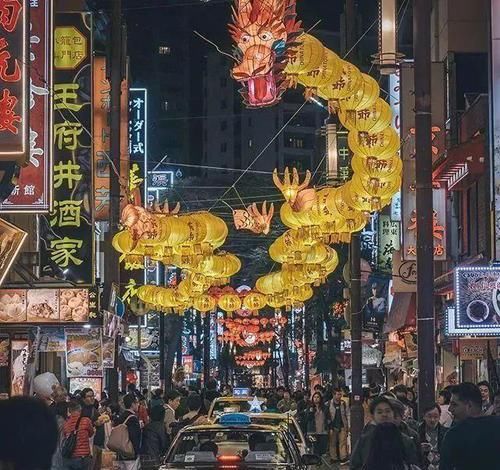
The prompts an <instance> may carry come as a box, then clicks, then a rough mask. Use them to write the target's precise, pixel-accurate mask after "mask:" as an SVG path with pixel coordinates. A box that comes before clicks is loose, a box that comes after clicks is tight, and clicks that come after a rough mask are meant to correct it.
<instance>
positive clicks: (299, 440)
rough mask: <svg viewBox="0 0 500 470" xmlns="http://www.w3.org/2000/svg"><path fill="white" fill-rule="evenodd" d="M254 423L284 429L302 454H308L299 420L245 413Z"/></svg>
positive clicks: (276, 415)
mask: <svg viewBox="0 0 500 470" xmlns="http://www.w3.org/2000/svg"><path fill="white" fill-rule="evenodd" d="M245 415H246V416H248V417H249V418H250V420H251V422H252V424H263V425H265V426H274V427H278V426H280V427H282V428H284V429H286V430H287V431H288V432H290V434H291V435H292V437H293V439H294V441H295V444H297V447H298V448H299V451H300V454H301V455H304V454H307V452H308V450H309V447H310V445H309V444H308V442H307V440H306V438H305V437H304V433H303V432H302V429H300V426H299V423H298V422H297V420H296V419H295V418H294V417H293V416H291V415H290V414H288V413H268V412H264V413H245ZM219 420H220V416H216V417H215V419H214V423H218V422H219Z"/></svg>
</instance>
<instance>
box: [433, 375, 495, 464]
mask: <svg viewBox="0 0 500 470" xmlns="http://www.w3.org/2000/svg"><path fill="white" fill-rule="evenodd" d="M482 406H483V398H482V395H481V391H480V390H479V387H478V386H477V385H474V384H473V383H470V382H464V383H461V384H460V385H457V386H455V387H453V388H452V390H451V402H450V408H449V409H450V413H451V414H452V415H453V418H454V420H455V422H456V424H455V426H453V427H452V428H451V429H450V430H449V431H448V433H447V434H446V436H445V438H444V441H443V445H442V449H441V460H440V462H439V468H440V470H471V469H478V470H479V469H481V470H482V469H484V470H487V469H493V468H498V455H499V454H498V451H499V449H500V416H484V415H483V414H482Z"/></svg>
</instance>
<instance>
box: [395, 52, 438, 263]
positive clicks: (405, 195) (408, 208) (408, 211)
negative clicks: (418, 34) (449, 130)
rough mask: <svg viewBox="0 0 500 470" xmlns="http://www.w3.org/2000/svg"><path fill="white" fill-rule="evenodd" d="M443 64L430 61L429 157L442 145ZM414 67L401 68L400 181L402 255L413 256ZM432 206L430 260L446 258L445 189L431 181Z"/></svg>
mask: <svg viewBox="0 0 500 470" xmlns="http://www.w3.org/2000/svg"><path fill="white" fill-rule="evenodd" d="M444 87H445V79H444V65H443V64H442V63H441V62H439V63H433V64H432V122H433V125H432V136H431V138H432V157H433V161H436V160H437V159H438V158H439V157H440V156H441V154H442V152H443V151H444V149H445V133H444V132H443V129H444V120H445V116H444V110H445V102H444V97H445V89H444ZM414 88H415V87H414V69H413V65H412V64H410V63H406V64H403V66H402V68H401V129H402V131H401V139H402V149H401V151H402V154H401V157H402V159H403V182H402V188H401V192H402V220H401V224H402V227H401V230H402V240H403V248H402V252H401V255H402V258H403V260H405V261H407V260H415V259H416V256H417V243H416V242H417V213H416V191H415V178H416V171H415V160H416V159H417V158H418V155H416V153H415V112H414V108H415V93H414ZM433 210H434V219H433V220H434V222H433V224H434V229H433V236H434V260H436V261H444V260H446V189H444V188H442V187H441V186H440V184H439V183H435V185H434V191H433Z"/></svg>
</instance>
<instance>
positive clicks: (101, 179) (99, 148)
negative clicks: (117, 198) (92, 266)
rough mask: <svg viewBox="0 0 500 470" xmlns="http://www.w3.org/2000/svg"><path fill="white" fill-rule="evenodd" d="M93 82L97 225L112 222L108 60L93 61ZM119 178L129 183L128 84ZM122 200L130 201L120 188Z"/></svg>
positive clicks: (122, 109) (124, 97) (123, 87)
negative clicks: (110, 207) (110, 217)
mask: <svg viewBox="0 0 500 470" xmlns="http://www.w3.org/2000/svg"><path fill="white" fill-rule="evenodd" d="M93 61H94V63H93V66H94V71H93V72H94V80H93V85H92V96H93V109H94V116H93V117H94V120H93V131H94V148H93V153H94V158H93V160H94V191H95V198H94V199H95V213H94V218H95V220H96V221H107V220H108V219H109V185H110V179H109V178H110V173H109V172H110V165H109V160H110V155H111V153H110V137H111V134H110V130H109V110H110V103H111V101H110V100H111V98H110V85H109V81H108V79H107V78H106V75H107V74H106V58H105V57H94V60H93ZM120 114H121V118H120V176H121V177H122V178H124V179H126V176H127V174H128V171H129V153H128V141H129V137H128V130H129V128H128V122H129V119H128V80H123V81H122V85H121V107H120ZM121 200H122V203H123V204H125V203H126V201H127V198H126V193H125V188H124V187H122V188H121Z"/></svg>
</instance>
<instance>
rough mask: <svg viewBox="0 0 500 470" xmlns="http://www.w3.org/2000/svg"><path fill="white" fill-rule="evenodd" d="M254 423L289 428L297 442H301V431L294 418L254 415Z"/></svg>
mask: <svg viewBox="0 0 500 470" xmlns="http://www.w3.org/2000/svg"><path fill="white" fill-rule="evenodd" d="M251 419H252V424H264V425H266V426H282V427H284V428H285V429H287V430H288V431H289V432H290V434H291V435H292V436H293V438H294V440H295V442H300V441H301V439H300V436H299V432H298V430H297V427H296V426H295V423H294V422H293V421H292V420H287V419H283V418H266V417H264V416H258V415H257V416H252V417H251Z"/></svg>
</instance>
